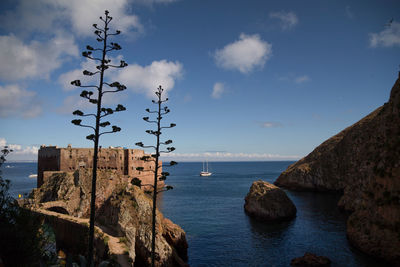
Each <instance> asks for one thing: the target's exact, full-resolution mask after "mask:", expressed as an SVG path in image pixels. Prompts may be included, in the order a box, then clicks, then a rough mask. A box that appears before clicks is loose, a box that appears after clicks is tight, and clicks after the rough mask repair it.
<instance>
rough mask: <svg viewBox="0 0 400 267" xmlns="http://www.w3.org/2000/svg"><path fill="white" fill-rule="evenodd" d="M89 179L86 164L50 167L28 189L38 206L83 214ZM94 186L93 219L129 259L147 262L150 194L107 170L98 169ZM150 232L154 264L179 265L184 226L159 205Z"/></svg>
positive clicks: (183, 256)
mask: <svg viewBox="0 0 400 267" xmlns="http://www.w3.org/2000/svg"><path fill="white" fill-rule="evenodd" d="M90 180H91V174H90V169H89V170H87V169H80V170H77V171H75V172H73V173H72V172H71V173H69V172H68V173H66V172H55V173H54V174H52V177H50V179H46V181H45V183H44V184H43V185H42V186H41V187H40V188H38V189H36V190H35V191H34V192H33V194H32V195H33V198H34V199H35V202H36V203H37V204H38V205H39V206H41V207H42V208H46V209H48V210H52V211H57V210H58V211H65V212H62V213H68V214H69V215H72V216H76V217H78V218H88V217H89V214H90V192H91V183H90ZM96 187H97V190H96V224H97V225H98V226H99V227H100V228H102V229H104V231H106V232H109V233H111V234H112V235H113V236H117V237H120V239H121V240H123V242H124V243H125V246H126V253H127V254H129V257H130V258H131V259H132V261H133V262H134V263H135V265H137V266H146V265H150V262H151V258H150V257H151V225H152V223H151V222H152V219H151V218H152V217H151V213H152V200H151V198H150V197H149V196H148V195H147V194H145V193H144V191H143V190H142V189H140V188H139V187H137V186H134V185H132V184H131V183H130V181H129V180H127V179H125V178H123V177H120V176H118V175H116V174H115V173H114V172H113V171H112V170H107V171H99V172H98V177H97V183H96ZM156 232H157V235H156V266H184V265H185V260H186V259H187V242H186V235H185V232H184V231H183V230H182V229H181V228H180V227H179V226H178V225H176V224H174V223H172V222H171V221H170V220H168V219H166V218H164V217H163V215H162V214H161V213H160V212H159V211H157V217H156Z"/></svg>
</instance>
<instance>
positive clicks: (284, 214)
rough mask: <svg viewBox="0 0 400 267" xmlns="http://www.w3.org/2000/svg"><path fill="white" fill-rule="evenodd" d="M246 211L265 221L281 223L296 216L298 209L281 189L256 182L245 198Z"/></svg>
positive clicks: (266, 183) (262, 182)
mask: <svg viewBox="0 0 400 267" xmlns="http://www.w3.org/2000/svg"><path fill="white" fill-rule="evenodd" d="M244 210H245V211H246V213H247V214H248V215H250V216H251V217H254V218H256V219H259V220H263V221H281V220H288V219H292V218H294V217H295V216H296V211H297V210H296V207H295V205H294V204H293V202H292V201H291V200H290V199H289V198H288V196H287V195H286V193H285V192H284V191H283V190H282V189H280V188H279V187H277V186H275V185H273V184H270V183H268V182H264V181H255V182H253V184H252V185H251V187H250V191H249V193H248V194H247V196H246V198H245V204H244Z"/></svg>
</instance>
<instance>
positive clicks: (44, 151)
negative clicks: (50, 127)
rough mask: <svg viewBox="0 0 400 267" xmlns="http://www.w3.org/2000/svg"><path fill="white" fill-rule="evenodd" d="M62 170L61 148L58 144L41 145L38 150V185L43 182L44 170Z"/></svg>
mask: <svg viewBox="0 0 400 267" xmlns="http://www.w3.org/2000/svg"><path fill="white" fill-rule="evenodd" d="M58 170H60V149H59V148H58V147H56V146H49V147H46V146H41V147H40V149H39V152H38V172H37V173H38V177H37V187H40V186H41V185H42V184H43V172H44V171H58Z"/></svg>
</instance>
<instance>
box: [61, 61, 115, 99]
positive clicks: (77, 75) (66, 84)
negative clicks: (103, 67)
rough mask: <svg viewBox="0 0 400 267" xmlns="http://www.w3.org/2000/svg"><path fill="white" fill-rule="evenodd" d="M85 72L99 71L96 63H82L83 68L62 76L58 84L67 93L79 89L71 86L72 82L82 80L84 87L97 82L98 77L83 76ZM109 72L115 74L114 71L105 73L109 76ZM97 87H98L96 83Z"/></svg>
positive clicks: (110, 70)
mask: <svg viewBox="0 0 400 267" xmlns="http://www.w3.org/2000/svg"><path fill="white" fill-rule="evenodd" d="M84 70H88V71H91V72H95V71H97V69H96V62H95V61H94V60H90V59H86V60H85V61H82V63H81V68H79V69H75V70H71V71H69V72H66V73H64V74H61V75H60V77H58V82H59V83H60V84H61V85H62V86H63V88H64V90H65V91H73V90H76V89H77V88H78V87H76V86H75V85H71V82H72V81H75V80H80V81H81V83H82V85H88V84H93V82H94V81H97V79H96V77H97V76H87V75H86V76H85V75H83V71H84ZM109 72H113V69H109V70H107V71H106V72H105V73H106V74H107V73H109ZM95 85H97V83H96V82H95Z"/></svg>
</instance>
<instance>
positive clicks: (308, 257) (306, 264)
mask: <svg viewBox="0 0 400 267" xmlns="http://www.w3.org/2000/svg"><path fill="white" fill-rule="evenodd" d="M290 265H291V266H296V267H329V266H331V260H330V259H329V258H327V257H324V256H317V255H315V254H312V253H309V252H306V253H305V254H304V256H303V257H298V258H294V259H292V261H291V262H290Z"/></svg>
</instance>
